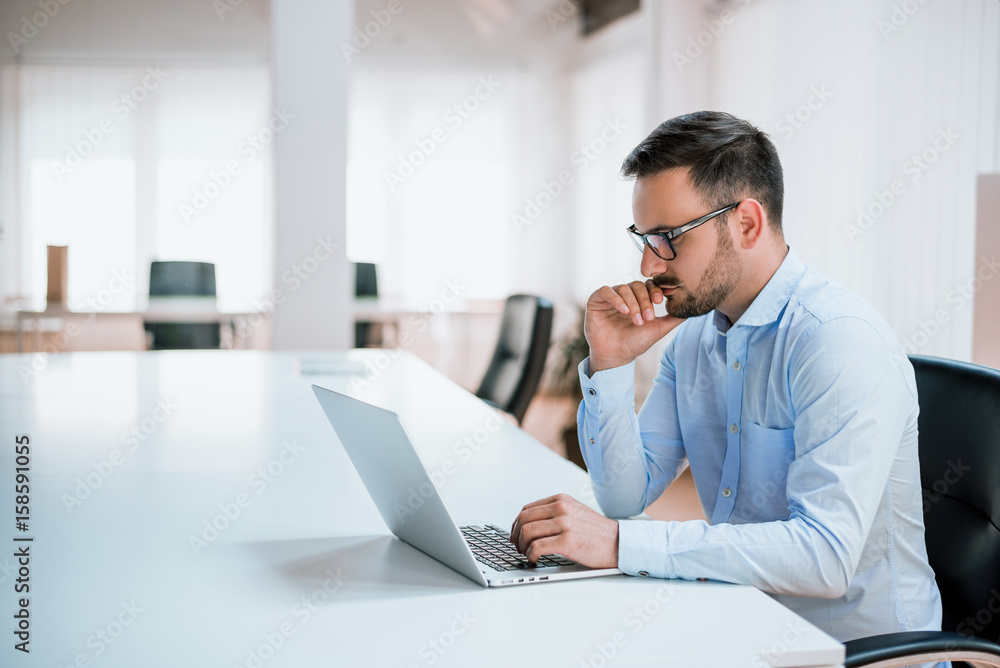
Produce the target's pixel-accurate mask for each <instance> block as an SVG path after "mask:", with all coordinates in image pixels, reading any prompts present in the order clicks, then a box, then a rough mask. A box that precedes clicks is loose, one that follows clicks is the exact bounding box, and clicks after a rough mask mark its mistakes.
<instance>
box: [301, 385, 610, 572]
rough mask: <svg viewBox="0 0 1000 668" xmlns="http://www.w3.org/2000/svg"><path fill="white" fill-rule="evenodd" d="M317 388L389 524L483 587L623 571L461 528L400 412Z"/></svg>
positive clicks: (498, 533) (490, 529)
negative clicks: (529, 551)
mask: <svg viewBox="0 0 1000 668" xmlns="http://www.w3.org/2000/svg"><path fill="white" fill-rule="evenodd" d="M312 388H313V392H314V393H315V394H316V398H317V399H318V400H319V403H320V406H322V407H323V411H324V412H325V413H326V417H327V418H328V419H329V420H330V424H331V425H333V429H334V431H335V432H336V433H337V436H338V437H339V438H340V442H341V443H343V445H344V449H345V450H346V451H347V456H348V457H350V459H351V463H353V464H354V468H355V469H357V471H358V475H359V476H361V481H362V482H363V483H364V484H365V488H367V490H368V494H369V495H371V497H372V500H373V501H374V502H375V506H376V507H377V508H378V511H379V513H380V514H381V515H382V519H384V520H385V523H386V524H387V525H388V527H389V530H390V531H392V533H394V534H395V535H396V536H398V537H399V538H400V539H402V540H403V541H405V542H407V543H409V544H410V545H412V546H413V547H415V548H417V549H418V550H420V551H421V552H423V553H425V554H427V555H429V556H431V557H433V558H434V559H437V560H438V561H440V562H441V563H442V564H444V565H446V566H449V567H451V568H452V569H454V570H456V571H458V572H459V573H461V574H462V575H464V576H466V577H467V578H469V579H470V580H472V581H474V582H477V583H479V584H481V585H483V586H484V587H508V586H511V585H521V584H535V583H539V582H551V581H554V580H575V579H579V578H592V577H598V576H604V575H619V574H621V571H620V570H618V569H617V568H588V567H586V566H582V565H580V564H577V563H575V562H573V561H571V560H569V559H567V558H566V557H563V556H561V555H557V554H549V555H545V556H543V557H540V558H539V560H538V564H537V565H536V564H532V563H531V562H530V561H528V558H527V557H525V556H524V555H523V554H520V553H519V552H518V551H517V549H516V548H515V547H514V545H513V544H512V543H511V542H510V532H509V531H508V530H506V529H502V528H501V526H502V525H501V524H486V523H484V524H476V525H471V526H464V527H459V526H458V525H457V524H456V523H455V520H454V519H453V518H452V516H451V513H450V512H449V511H448V508H447V507H446V506H445V504H444V500H443V499H442V498H441V495H440V494H439V493H438V490H437V488H436V487H435V486H434V483H433V482H431V477H430V475H429V474H428V472H427V469H426V468H425V467H424V464H423V462H422V461H421V460H420V457H419V455H417V451H416V449H415V448H414V447H413V443H412V442H411V441H410V439H409V437H408V436H407V435H406V432H405V431H404V429H403V425H402V423H401V422H400V421H399V416H398V415H396V414H395V413H393V412H392V411H388V410H385V409H383V408H378V407H377V406H372V405H371V404H369V403H366V402H364V401H360V400H358V399H354V398H352V397H349V396H347V395H344V394H340V393H339V392H334V391H332V390H328V389H326V388H322V387H319V386H318V385H313V386H312Z"/></svg>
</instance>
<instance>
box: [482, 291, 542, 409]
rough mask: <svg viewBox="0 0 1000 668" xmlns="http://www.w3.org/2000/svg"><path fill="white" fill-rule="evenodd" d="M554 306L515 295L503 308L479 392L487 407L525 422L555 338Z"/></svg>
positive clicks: (539, 300)
mask: <svg viewBox="0 0 1000 668" xmlns="http://www.w3.org/2000/svg"><path fill="white" fill-rule="evenodd" d="M552 314H553V309H552V303H551V302H550V301H549V300H547V299H544V298H543V297H535V296H533V295H512V296H510V297H508V298H507V302H506V304H504V309H503V316H502V319H501V321H500V336H499V338H498V339H497V345H496V348H495V349H494V351H493V359H492V360H490V365H489V367H488V368H487V369H486V375H485V376H483V381H482V383H480V385H479V389H478V390H476V396H477V397H479V398H480V399H482V400H483V401H485V402H486V403H488V404H490V405H492V406H496V407H497V408H500V409H501V410H504V411H506V412H508V413H510V414H511V415H513V416H514V417H515V418H516V419H517V422H518V424H520V423H521V421H522V420H523V419H524V414H525V413H526V412H527V410H528V404H530V403H531V398H532V397H534V396H535V391H536V390H537V389H538V384H539V382H540V381H541V379H542V372H543V371H544V370H545V358H546V355H547V354H548V350H549V339H550V337H551V336H552Z"/></svg>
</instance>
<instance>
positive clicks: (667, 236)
mask: <svg viewBox="0 0 1000 668" xmlns="http://www.w3.org/2000/svg"><path fill="white" fill-rule="evenodd" d="M741 203H742V200H740V201H739V202H733V203H732V204H730V205H729V206H724V207H722V208H721V209H719V210H718V211H713V212H712V213H709V214H705V215H704V216H702V217H701V218H695V219H694V220H692V221H691V222H690V223H684V224H683V225H681V226H680V227H675V228H674V229H672V230H670V231H669V232H650V233H649V234H639V230H637V229H635V225H634V224H633V225H629V227H628V229H627V230H626V232H628V235H629V236H630V237H631V238H632V241H634V242H635V245H636V247H638V249H639V250H640V251H641V250H642V249H643V247H644V246H649V250H651V251H653V254H654V255H656V257H658V258H660V259H661V260H666V261H667V262H670V261H671V260H674V259H676V258H677V249H676V248H674V242H673V240H674V239H676V238H677V237H679V236H680V235H682V234H684V233H685V232H690V231H691V230H693V229H694V228H696V227H698V226H699V225H704V224H705V223H707V222H708V221H710V220H712V219H713V218H715V217H716V216H721V215H722V214H724V213H725V212H727V211H729V210H731V209H735V208H736V207H738V206H739V205H740V204H741ZM650 237H663V240H664V241H666V242H667V246H668V247H669V248H670V252H671V253H673V257H663V256H662V255H660V254H659V253H658V252H657V250H656V247H655V246H653V244H651V243H650V242H649V238H650Z"/></svg>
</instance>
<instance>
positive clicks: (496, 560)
mask: <svg viewBox="0 0 1000 668" xmlns="http://www.w3.org/2000/svg"><path fill="white" fill-rule="evenodd" d="M461 529H462V537H463V538H465V542H466V543H468V544H469V547H470V548H472V554H473V555H474V556H475V557H476V561H479V562H482V563H484V564H486V565H487V566H489V567H490V568H494V569H496V570H498V571H516V570H520V569H525V568H553V567H555V566H574V565H576V562H575V561H572V560H570V559H567V558H566V557H564V556H562V555H558V554H546V555H543V556H541V557H539V558H538V564H537V565H536V564H533V563H531V562H530V561H529V560H528V558H527V557H526V556H524V555H523V554H521V553H520V552H518V551H517V548H516V547H514V544H513V543H511V542H510V532H509V531H504V530H503V529H501V528H499V527H496V526H493V525H492V524H487V525H486V526H476V525H471V526H467V527H461Z"/></svg>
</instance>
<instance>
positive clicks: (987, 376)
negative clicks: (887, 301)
mask: <svg viewBox="0 0 1000 668" xmlns="http://www.w3.org/2000/svg"><path fill="white" fill-rule="evenodd" d="M910 361H911V362H912V363H913V370H914V373H915V374H916V380H917V392H918V396H919V402H920V417H919V419H918V429H919V432H920V434H919V449H920V479H921V487H922V488H923V502H924V526H925V530H926V541H927V556H928V560H929V561H930V565H931V567H932V568H933V569H934V573H935V576H936V578H937V582H938V586H939V587H940V589H941V599H942V603H943V607H944V617H943V620H942V628H943V630H945V631H957V632H959V633H965V634H967V635H969V634H971V635H975V636H978V637H981V638H985V639H987V640H991V641H993V642H996V641H997V639H998V638H1000V371H997V370H996V369H991V368H988V367H983V366H978V365H975V364H966V363H964V362H955V361H952V360H946V359H940V358H935V357H918V356H913V357H910Z"/></svg>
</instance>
